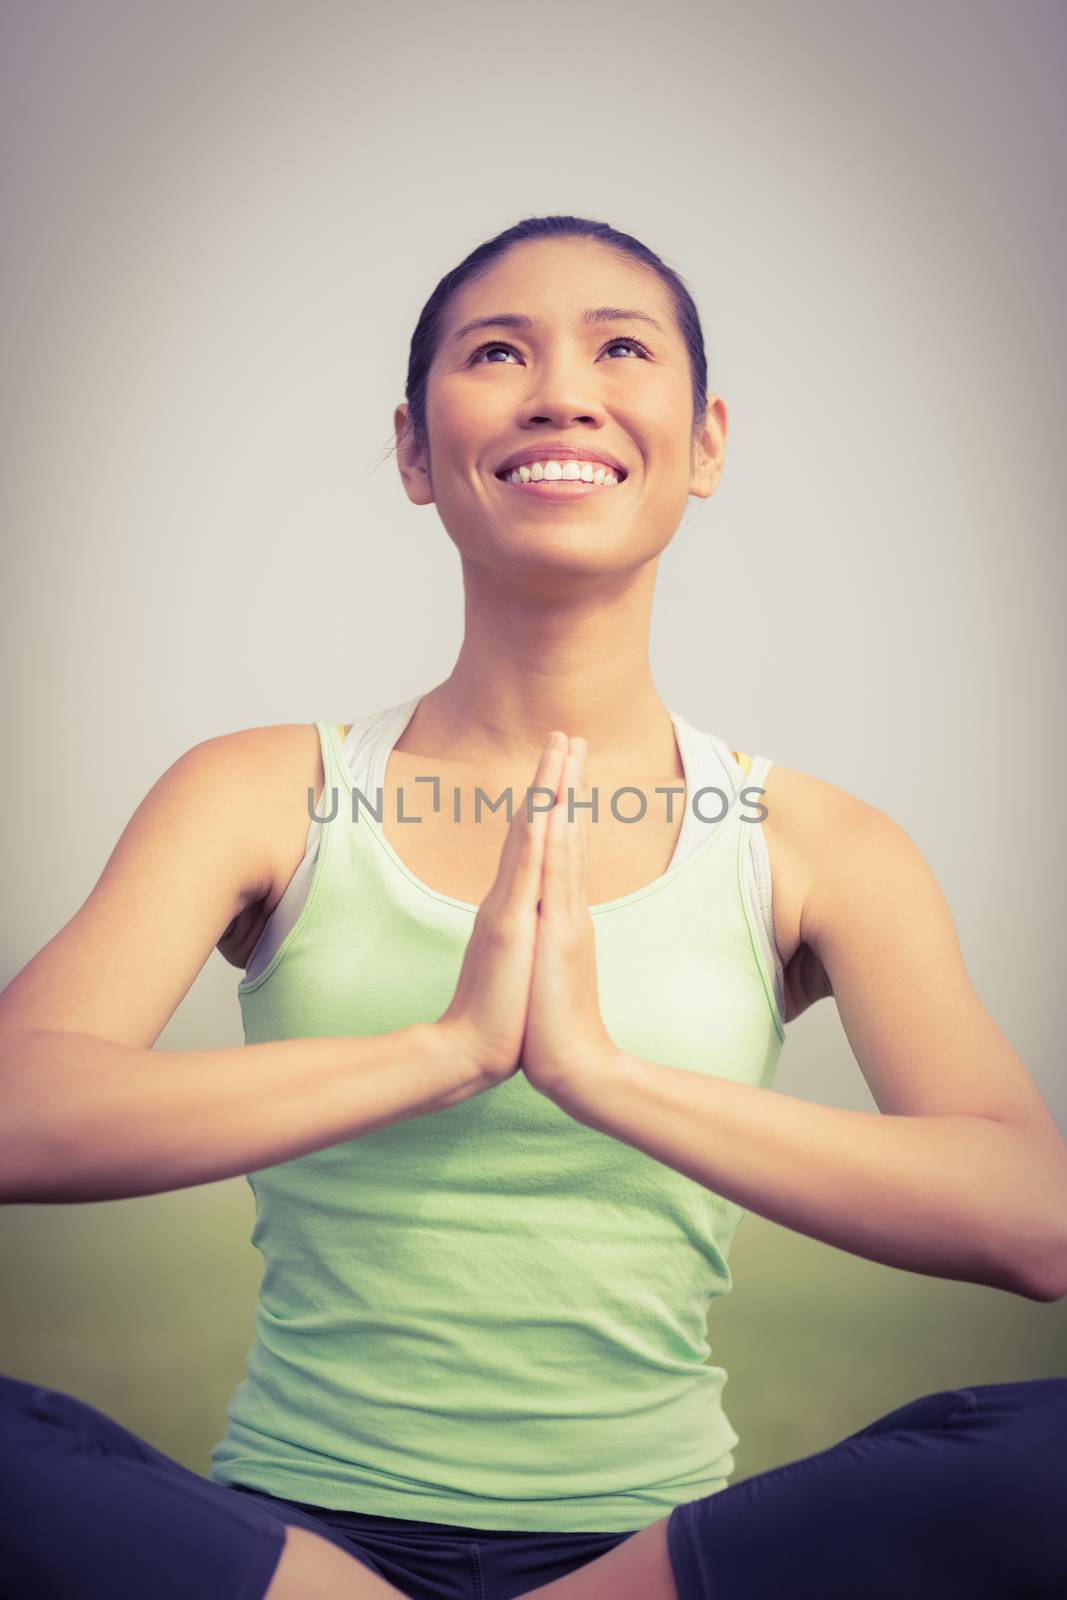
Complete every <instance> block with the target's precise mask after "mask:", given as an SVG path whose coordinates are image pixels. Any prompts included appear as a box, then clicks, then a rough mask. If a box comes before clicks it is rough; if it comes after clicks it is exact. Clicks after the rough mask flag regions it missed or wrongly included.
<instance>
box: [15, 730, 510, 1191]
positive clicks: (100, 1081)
mask: <svg viewBox="0 0 1067 1600" xmlns="http://www.w3.org/2000/svg"><path fill="white" fill-rule="evenodd" d="M271 733H272V730H270V729H251V730H248V731H246V732H243V733H238V734H230V735H224V736H222V737H219V738H216V739H208V740H206V741H204V742H203V743H202V744H199V745H196V746H194V747H193V748H192V749H190V750H188V751H186V752H185V754H184V755H182V756H181V757H179V759H178V760H177V761H176V762H174V764H173V765H172V766H171V767H170V768H168V770H167V771H166V772H165V773H164V774H163V775H162V777H160V778H159V780H158V781H157V782H156V783H155V784H154V785H153V787H152V789H151V790H150V791H149V792H148V794H147V795H146V796H145V798H144V800H143V801H142V802H141V804H140V805H139V806H138V808H137V810H136V811H135V812H134V814H133V816H132V817H131V819H130V821H129V823H128V824H127V826H126V828H125V829H124V831H123V833H122V836H121V838H120V839H119V841H118V843H117V844H116V846H115V849H114V850H113V851H112V853H111V856H110V858H109V859H108V862H107V864H106V866H105V868H104V870H103V872H102V874H101V876H100V879H99V881H98V882H97V884H96V886H95V888H94V889H93V890H92V892H91V894H90V895H89V897H88V898H87V900H86V901H85V903H84V904H83V905H82V906H81V908H80V909H79V910H78V911H77V912H76V913H75V915H74V916H73V917H72V918H71V919H70V921H69V922H68V923H67V924H66V925H65V926H64V927H63V928H61V929H60V931H59V932H58V933H57V934H56V935H55V936H54V938H52V939H51V940H50V941H49V942H48V944H46V945H45V946H44V948H43V949H42V950H40V951H39V952H38V953H37V955H35V956H34V957H33V959H32V960H31V961H29V962H28V963H27V965H26V966H25V967H23V969H22V970H21V972H19V973H18V974H17V975H16V976H15V978H14V979H12V981H11V983H9V984H8V986H7V988H6V989H5V990H4V991H3V993H2V994H0V1201H5V1202H8V1203H11V1202H15V1203H18V1202H33V1203H39V1202H68V1201H84V1200H112V1199H120V1198H124V1197H127V1196H131V1195H141V1194H156V1193H160V1192H162V1191H164V1190H168V1189H180V1188H186V1187H189V1186H190V1185H193V1184H200V1183H210V1182H213V1181H215V1180H217V1179H221V1178H228V1177H232V1176H235V1175H236V1174H239V1173H244V1172H249V1171H254V1170H256V1169H257V1168H260V1167H264V1166H271V1165H275V1164H277V1163H279V1162H282V1161H287V1160H291V1159H293V1158H294V1157H296V1156H299V1155H303V1154H305V1153H307V1152H308V1151H312V1150H318V1149H323V1148H325V1147H326V1146H328V1145H331V1144H336V1143H340V1142H341V1141H343V1140H346V1139H351V1138H355V1137H356V1136H358V1135H359V1134H363V1133H368V1132H371V1131H373V1130H374V1129H375V1128H379V1127H382V1126H384V1125H385V1124H387V1123H390V1122H397V1121H401V1120H403V1119H405V1118H408V1117H413V1116H419V1115H421V1114H422V1113H424V1112H428V1111H433V1110H437V1109H441V1108H442V1107H445V1106H448V1105H451V1104H452V1103H454V1102H455V1101H456V1100H461V1099H465V1098H466V1097H467V1096H468V1095H470V1094H475V1093H477V1092H479V1090H481V1089H484V1088H485V1087H487V1084H488V1081H489V1080H487V1079H486V1078H485V1077H484V1076H483V1074H482V1073H481V1071H480V1069H479V1068H478V1067H476V1066H475V1065H474V1064H473V1063H472V1059H471V1053H470V1051H469V1050H468V1049H467V1048H462V1049H461V1048H458V1037H459V1030H458V1029H453V1028H452V1026H451V1024H449V1023H443V1022H432V1023H418V1024H414V1025H412V1026H410V1027H406V1028H402V1029H400V1030H398V1031H396V1032H394V1033H387V1034H379V1035H376V1036H373V1037H370V1038H358V1037H357V1038H313V1039H284V1040H276V1041H269V1042H266V1043H262V1044H254V1045H238V1046H236V1047H233V1048H228V1049H220V1050H180V1051H156V1050H154V1049H153V1045H154V1043H155V1041H156V1039H157V1038H158V1037H159V1034H160V1033H161V1032H162V1030H163V1028H164V1027H165V1025H166V1023H167V1021H168V1020H169V1018H170V1017H171V1016H172V1015H173V1013H174V1011H175V1010H176V1009H177V1007H178V1005H179V1003H180V1002H181V1000H182V998H183V997H184V995H185V994H186V992H187V991H188V989H189V988H190V986H191V984H192V983H193V981H194V979H195V978H196V976H197V974H198V972H199V971H200V969H201V968H202V967H203V965H204V963H205V962H206V961H207V959H208V957H209V956H210V954H211V952H212V950H213V949H214V947H215V945H216V944H217V942H218V940H219V939H220V937H221V936H222V934H223V932H224V931H225V929H226V928H227V927H228V925H229V924H230V922H231V921H232V920H233V918H234V917H235V915H237V914H238V913H239V912H240V911H241V910H242V909H243V908H244V907H245V906H246V905H248V904H249V903H251V902H252V901H253V900H254V899H256V898H259V897H261V896H262V895H263V893H264V892H265V890H266V887H267V884H268V882H269V866H268V863H269V855H268V848H267V834H268V828H269V825H270V810H269V808H264V806H263V805H262V798H263V782H264V772H265V770H266V769H267V767H268V766H269V762H270V753H271V750H272V749H273V748H276V746H275V745H274V744H272V741H271ZM302 800H303V796H301V803H302ZM260 819H263V820H260ZM454 1034H455V1035H456V1037H455V1039H454V1038H453V1035H454Z"/></svg>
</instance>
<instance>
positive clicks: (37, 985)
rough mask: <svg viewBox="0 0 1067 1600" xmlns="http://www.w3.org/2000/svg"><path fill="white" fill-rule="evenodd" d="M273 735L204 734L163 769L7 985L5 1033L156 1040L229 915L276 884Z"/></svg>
mask: <svg viewBox="0 0 1067 1600" xmlns="http://www.w3.org/2000/svg"><path fill="white" fill-rule="evenodd" d="M270 734H271V730H270V729H269V728H254V729H250V730H247V731H242V732H239V733H233V734H224V735H221V736H219V737H217V738H212V739H206V740H204V741H203V742H202V743H201V744H198V745H194V746H192V747H191V748H190V749H189V750H187V751H185V753H184V754H183V755H181V756H179V757H178V759H177V760H176V761H175V762H174V763H173V764H172V765H171V766H170V767H168V768H167V770H166V772H164V773H163V774H162V776H161V777H160V778H158V779H157V781H156V782H155V783H154V784H153V786H152V788H151V789H150V790H149V791H148V793H147V794H146V795H145V797H144V799H143V800H142V801H141V803H140V805H139V806H138V807H137V809H136V811H135V812H134V813H133V815H132V817H131V818H130V820H129V822H128V823H127V824H126V827H125V828H124V830H123V832H122V834H121V836H120V838H119V840H118V842H117V844H116V845H115V848H114V849H113V850H112V852H111V855H110V856H109V858H108V860H107V863H106V865H105V866H104V869H103V871H102V872H101V874H100V877H99V879H98V880H97V883H96V885H95V887H94V888H93V890H92V891H91V893H90V894H89V896H88V898H87V899H86V900H85V902H84V904H83V905H82V906H81V907H80V909H79V910H78V911H76V912H75V914H74V915H73V916H72V917H71V919H70V921H69V922H67V923H66V924H65V925H64V926H63V927H62V928H60V930H59V932H58V933H57V934H55V935H54V937H53V938H51V939H50V940H49V941H48V943H47V944H46V945H45V946H44V947H43V948H42V949H41V950H39V951H38V953H37V954H36V955H35V956H34V957H33V958H32V959H31V960H30V961H29V962H27V964H26V965H25V966H24V967H23V968H22V970H21V971H20V972H19V973H17V974H16V976H15V977H14V978H13V979H12V981H11V982H10V983H9V984H8V986H7V988H6V989H5V990H4V991H3V993H2V994H0V1041H3V1040H4V1039H5V1038H7V1037H9V1036H10V1035H12V1034H14V1033H18V1032H21V1031H22V1030H24V1029H34V1028H46V1029H55V1030H61V1031H65V1032H76V1033H89V1034H95V1035H97V1036H98V1037H101V1038H106V1039H113V1040H116V1041H118V1042H120V1043H126V1044H134V1045H141V1046H144V1047H151V1046H152V1045H153V1044H154V1043H155V1041H156V1039H157V1038H158V1037H159V1035H160V1033H161V1032H162V1030H163V1028H164V1027H165V1025H166V1023H167V1022H168V1021H169V1019H170V1017H171V1016H172V1015H173V1013H174V1011H175V1010H176V1009H177V1007H178V1005H179V1003H180V1002H181V1000H182V998H183V997H184V995H185V994H186V992H187V991H188V989H189V988H190V986H191V985H192V983H193V980H194V979H195V978H196V976H197V974H198V973H199V972H200V969H201V968H202V967H203V965H204V963H205V962H206V961H207V959H208V957H209V956H210V954H211V951H212V949H213V948H214V946H215V945H216V943H217V941H218V940H219V938H220V937H221V936H222V934H223V932H224V930H225V929H226V927H227V926H228V924H229V923H230V922H231V921H232V920H233V918H234V917H235V916H236V915H237V914H238V912H239V911H240V910H241V909H242V907H243V906H244V905H246V904H247V903H249V901H250V900H252V899H256V898H259V897H260V896H262V895H263V894H264V893H266V892H267V888H268V878H269V865H268V856H267V849H266V837H267V829H266V826H265V822H264V819H265V817H266V816H267V815H268V814H269V813H268V812H267V809H266V808H265V807H264V806H263V805H262V803H261V800H262V795H261V793H257V788H256V786H255V785H256V780H257V776H258V778H259V779H260V780H262V775H263V772H264V770H265V768H266V765H267V763H266V760H265V757H266V756H267V754H268V745H269V743H270ZM259 788H260V790H261V789H262V781H260V784H259Z"/></svg>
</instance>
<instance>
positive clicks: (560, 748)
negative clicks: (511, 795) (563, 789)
mask: <svg viewBox="0 0 1067 1600" xmlns="http://www.w3.org/2000/svg"><path fill="white" fill-rule="evenodd" d="M566 748H567V736H566V734H564V733H561V732H559V730H556V731H554V732H553V733H551V734H549V737H548V743H547V744H546V745H545V748H544V749H543V750H542V751H541V756H540V759H539V761H538V763H537V771H536V772H535V773H534V776H533V782H532V784H531V785H530V787H531V788H533V789H551V790H553V791H555V789H556V788H557V786H558V784H559V772H560V768H561V766H562V763H563V758H564V751H565V750H566ZM545 799H546V797H545V796H544V795H535V796H533V797H532V801H533V806H534V809H533V811H532V814H531V815H530V818H529V821H527V804H526V790H525V789H524V790H523V791H522V795H521V796H520V798H519V800H518V802H517V803H513V806H512V815H511V821H510V823H509V824H508V831H507V834H506V835H505V838H504V845H503V848H502V850H501V852H500V864H499V866H498V868H497V875H496V880H495V882H496V884H499V885H500V886H501V887H504V886H507V887H509V888H510V887H511V886H512V884H513V883H514V882H515V880H516V877H517V875H518V872H519V867H520V863H521V862H522V860H523V850H524V846H525V845H526V843H527V840H528V839H530V840H532V843H533V845H534V848H533V850H532V851H530V852H528V853H527V856H526V861H527V865H529V863H530V860H531V859H532V860H534V861H536V863H537V865H538V868H539V867H540V850H539V849H538V848H537V847H538V846H539V845H540V843H541V837H542V834H543V831H544V826H545V815H546V813H544V812H543V811H541V810H538V809H537V807H539V806H543V805H544V803H545ZM531 875H532V874H530V873H527V874H526V876H527V877H529V876H531Z"/></svg>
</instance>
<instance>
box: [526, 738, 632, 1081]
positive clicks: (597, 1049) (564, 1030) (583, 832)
mask: <svg viewBox="0 0 1067 1600" xmlns="http://www.w3.org/2000/svg"><path fill="white" fill-rule="evenodd" d="M587 754H588V745H587V742H586V740H585V739H580V738H573V739H571V740H570V746H569V750H568V753H567V760H566V763H565V764H564V769H563V780H562V784H561V786H560V793H559V798H558V799H557V801H556V805H555V806H554V807H553V809H552V811H550V812H549V813H548V827H547V832H546V836H545V846H544V866H543V868H542V873H541V902H540V907H539V910H538V916H537V940H536V948H535V951H534V962H533V975H532V978H531V982H530V999H529V1007H528V1010H527V1015H526V1031H525V1034H524V1036H523V1041H522V1068H523V1071H524V1072H525V1074H526V1076H527V1078H529V1080H530V1082H531V1083H532V1084H533V1085H534V1087H535V1088H536V1089H540V1090H541V1092H542V1093H543V1094H546V1095H548V1096H549V1097H552V1096H553V1095H554V1094H556V1093H559V1092H562V1091H563V1090H564V1088H565V1085H566V1084H568V1083H570V1082H573V1081H574V1080H575V1079H581V1080H583V1081H588V1080H589V1078H590V1077H591V1076H592V1075H595V1074H598V1073H600V1072H610V1070H611V1063H612V1060H613V1059H614V1057H615V1056H616V1054H617V1051H616V1047H615V1044H614V1042H613V1041H612V1039H611V1036H610V1035H609V1033H608V1031H607V1029H606V1028H605V1026H604V1020H603V1018H602V1017H601V1015H600V1002H599V999H598V995H597V982H596V941H595V936H594V931H593V919H592V917H591V916H590V914H589V906H588V902H587V894H586V874H587V863H588V859H589V830H590V827H591V823H590V820H589V817H590V813H589V810H588V809H587V808H585V807H583V808H582V809H580V810H579V809H578V808H577V807H576V808H575V812H574V817H573V818H568V815H567V809H568V808H567V795H568V792H569V790H573V791H574V798H575V800H576V801H588V799H589V789H588V784H587V781H586V756H587Z"/></svg>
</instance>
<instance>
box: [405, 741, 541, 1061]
mask: <svg viewBox="0 0 1067 1600" xmlns="http://www.w3.org/2000/svg"><path fill="white" fill-rule="evenodd" d="M566 750H567V737H566V735H565V734H563V733H554V734H552V736H551V737H550V739H549V742H548V744H547V745H546V746H545V749H544V750H543V751H542V754H541V759H540V761H539V763H538V766H537V771H536V773H535V774H534V778H533V787H537V788H544V789H548V790H549V791H550V792H551V793H552V794H556V793H557V792H558V790H559V784H560V777H561V774H562V772H563V765H564V757H565V754H566ZM545 798H547V797H544V796H542V797H541V803H542V804H543V802H544V799H545ZM550 815H551V813H550V812H549V811H548V810H535V811H534V812H533V815H532V817H531V818H530V820H529V821H528V820H527V804H526V794H525V793H523V795H522V798H521V801H520V802H519V804H517V805H516V806H515V807H514V811H513V814H512V818H511V822H510V823H509V825H508V832H507V836H506V838H505V840H504V847H503V849H502V850H501V852H500V865H499V867H498V869H497V874H496V877H495V878H494V880H493V883H492V886H491V888H490V890H489V893H488V894H487V895H486V897H485V899H484V900H483V901H482V903H481V905H480V906H479V907H478V913H477V915H476V917H475V919H474V930H473V932H472V934H471V937H470V941H469V943H468V945H467V949H466V951H465V953H464V957H463V966H462V967H461V969H460V974H459V978H458V980H457V983H456V992H455V994H454V995H453V997H452V1000H451V1002H450V1004H449V1007H448V1010H447V1011H446V1012H445V1013H444V1014H443V1016H441V1017H439V1018H438V1021H437V1024H436V1026H438V1027H440V1028H442V1029H443V1030H447V1033H448V1035H449V1036H450V1037H451V1039H452V1040H453V1041H454V1042H455V1044H456V1045H457V1046H458V1048H459V1049H460V1050H461V1051H463V1052H464V1054H465V1055H466V1056H467V1058H468V1059H469V1060H470V1062H471V1064H472V1066H473V1069H474V1071H475V1073H476V1074H478V1075H480V1076H483V1077H484V1078H485V1080H486V1085H487V1087H488V1086H489V1085H492V1084H496V1083H501V1082H503V1081H504V1079H505V1078H510V1077H511V1075H512V1074H513V1073H514V1072H515V1071H516V1070H517V1068H518V1065H519V1052H520V1050H521V1047H522V1035H523V1027H524V1025H525V1022H526V1007H527V1001H528V998H529V993H530V975H531V971H532V968H533V955H534V945H535V942H536V936H537V897H538V895H539V894H540V892H541V863H542V858H543V856H544V846H545V837H546V832H547V828H548V818H549V816H550Z"/></svg>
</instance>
